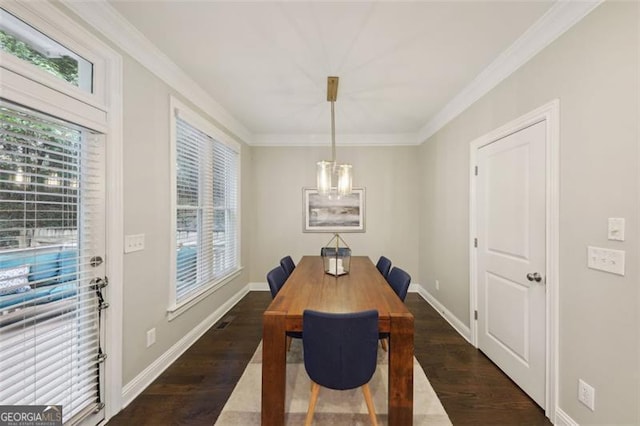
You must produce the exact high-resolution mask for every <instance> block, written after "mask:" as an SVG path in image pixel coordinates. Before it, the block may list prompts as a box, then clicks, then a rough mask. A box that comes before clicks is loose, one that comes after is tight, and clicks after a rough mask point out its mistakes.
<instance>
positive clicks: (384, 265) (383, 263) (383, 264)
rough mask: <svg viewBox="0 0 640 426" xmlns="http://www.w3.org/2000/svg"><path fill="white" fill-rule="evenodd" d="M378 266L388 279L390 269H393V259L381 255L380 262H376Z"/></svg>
mask: <svg viewBox="0 0 640 426" xmlns="http://www.w3.org/2000/svg"><path fill="white" fill-rule="evenodd" d="M376 268H378V271H380V273H381V274H382V276H383V277H384V279H385V280H386V279H388V278H389V271H390V270H391V261H390V260H389V259H388V258H386V257H384V256H380V259H378V263H376Z"/></svg>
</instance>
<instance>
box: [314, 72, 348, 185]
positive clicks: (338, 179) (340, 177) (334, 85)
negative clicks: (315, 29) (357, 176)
mask: <svg viewBox="0 0 640 426" xmlns="http://www.w3.org/2000/svg"><path fill="white" fill-rule="evenodd" d="M337 98H338V77H328V78H327V101H329V102H331V161H318V166H317V172H318V176H317V189H318V194H320V195H328V196H334V195H335V196H338V197H343V196H345V195H349V194H351V185H352V180H353V179H352V167H351V164H338V163H337V162H336V120H335V106H334V103H335V101H336V99H337Z"/></svg>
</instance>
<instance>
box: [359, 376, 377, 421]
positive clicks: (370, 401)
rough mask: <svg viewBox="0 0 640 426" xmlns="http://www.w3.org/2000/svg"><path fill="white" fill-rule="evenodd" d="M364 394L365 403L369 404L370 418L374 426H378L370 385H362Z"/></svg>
mask: <svg viewBox="0 0 640 426" xmlns="http://www.w3.org/2000/svg"><path fill="white" fill-rule="evenodd" d="M362 393H363V394H364V401H365V402H366V403H367V410H369V418H370V419H371V424H372V425H373V426H378V418H377V417H376V409H375V408H374V406H373V398H371V390H370V389H369V383H365V384H364V385H362Z"/></svg>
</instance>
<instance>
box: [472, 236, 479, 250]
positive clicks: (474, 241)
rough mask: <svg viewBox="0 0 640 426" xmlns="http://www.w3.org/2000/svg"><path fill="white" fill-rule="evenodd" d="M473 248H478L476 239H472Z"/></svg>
mask: <svg viewBox="0 0 640 426" xmlns="http://www.w3.org/2000/svg"><path fill="white" fill-rule="evenodd" d="M473 246H474V247H476V248H477V247H478V239H477V238H474V239H473Z"/></svg>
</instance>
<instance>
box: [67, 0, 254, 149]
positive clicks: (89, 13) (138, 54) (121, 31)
mask: <svg viewBox="0 0 640 426" xmlns="http://www.w3.org/2000/svg"><path fill="white" fill-rule="evenodd" d="M61 1H62V3H63V4H64V5H65V6H66V7H67V8H68V9H69V10H71V11H73V12H74V13H76V14H77V15H78V16H79V17H80V18H82V19H83V20H84V21H85V22H87V23H88V24H89V25H91V27H93V28H95V29H96V30H97V31H98V32H99V33H101V34H102V35H103V36H105V37H106V38H107V39H108V40H109V41H111V42H112V43H113V44H115V45H116V46H117V47H118V48H119V49H121V50H122V51H123V52H125V53H127V54H129V55H130V56H131V57H132V58H133V59H135V60H136V61H138V62H140V63H141V64H142V65H143V66H144V67H146V68H147V69H149V71H151V72H152V73H154V74H155V75H156V76H158V78H160V79H161V80H163V81H164V82H165V83H166V84H168V85H169V86H171V87H172V88H173V89H174V90H176V91H177V92H178V93H179V94H180V95H182V96H184V97H185V98H186V99H188V100H189V101H190V102H192V103H193V104H194V105H195V106H197V107H198V108H200V109H202V110H203V111H204V112H205V113H206V114H207V115H209V116H210V117H211V118H213V119H214V120H216V121H217V122H218V123H219V124H220V125H222V126H223V127H224V128H226V129H227V130H228V131H229V132H231V133H232V134H233V135H234V136H236V137H237V138H239V139H241V140H242V141H244V142H245V143H247V144H251V142H252V140H253V134H252V133H251V132H250V131H249V130H248V129H247V128H246V127H245V126H244V125H243V124H242V123H241V122H240V121H238V120H237V119H236V118H235V117H233V116H232V115H231V114H230V113H229V112H228V111H227V110H226V109H224V108H223V107H222V105H220V104H219V103H218V102H216V101H215V100H214V99H213V98H212V97H211V96H209V95H207V94H206V91H205V90H203V89H202V87H200V86H199V85H198V84H197V83H196V82H195V81H193V80H192V79H191V78H190V77H189V76H188V75H187V74H186V73H185V72H184V71H183V70H182V69H181V68H180V67H179V66H178V65H176V64H175V62H173V61H172V60H171V59H169V57H168V56H167V55H165V54H164V53H163V52H162V51H161V50H160V49H158V48H157V47H156V46H155V45H154V44H153V43H151V41H149V39H147V38H146V37H145V36H144V35H143V34H142V33H141V32H140V31H138V30H137V29H136V28H135V27H134V26H133V25H132V24H131V23H130V22H129V21H127V20H126V19H125V18H124V17H123V16H122V15H120V13H118V11H117V10H115V9H114V8H113V7H112V6H111V5H110V4H109V3H108V2H107V1H106V0H95V1H90V2H78V1H74V0H61Z"/></svg>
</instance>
